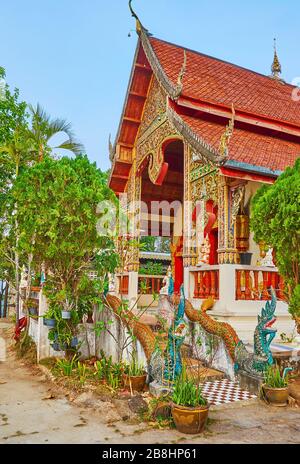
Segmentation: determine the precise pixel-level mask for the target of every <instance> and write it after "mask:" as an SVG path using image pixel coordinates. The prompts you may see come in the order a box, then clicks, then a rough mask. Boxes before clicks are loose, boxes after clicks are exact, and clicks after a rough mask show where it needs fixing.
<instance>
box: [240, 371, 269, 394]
mask: <svg viewBox="0 0 300 464" xmlns="http://www.w3.org/2000/svg"><path fill="white" fill-rule="evenodd" d="M236 379H237V381H238V382H239V384H240V387H241V389H242V390H248V391H249V392H250V393H251V394H253V395H257V396H259V391H260V387H261V385H262V384H263V379H262V378H259V377H254V376H252V375H250V374H247V373H246V372H242V371H240V372H238V373H237V374H236Z"/></svg>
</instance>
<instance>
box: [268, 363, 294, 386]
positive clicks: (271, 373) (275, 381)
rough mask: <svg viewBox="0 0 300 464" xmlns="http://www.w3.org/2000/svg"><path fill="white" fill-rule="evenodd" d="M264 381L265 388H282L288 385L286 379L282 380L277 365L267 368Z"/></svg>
mask: <svg viewBox="0 0 300 464" xmlns="http://www.w3.org/2000/svg"><path fill="white" fill-rule="evenodd" d="M264 380H265V384H266V386H267V387H270V388H284V387H287V385H288V380H287V377H285V378H283V376H282V375H281V373H280V369H279V367H278V366H277V365H275V366H274V365H272V366H268V367H267V369H266V371H265V374H264Z"/></svg>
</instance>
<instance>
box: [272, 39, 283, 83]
mask: <svg viewBox="0 0 300 464" xmlns="http://www.w3.org/2000/svg"><path fill="white" fill-rule="evenodd" d="M271 71H272V75H271V76H270V77H272V78H273V79H276V80H278V81H281V82H284V80H283V79H282V78H281V76H280V75H281V64H280V61H279V58H278V55H277V49H276V38H274V58H273V63H272V66H271Z"/></svg>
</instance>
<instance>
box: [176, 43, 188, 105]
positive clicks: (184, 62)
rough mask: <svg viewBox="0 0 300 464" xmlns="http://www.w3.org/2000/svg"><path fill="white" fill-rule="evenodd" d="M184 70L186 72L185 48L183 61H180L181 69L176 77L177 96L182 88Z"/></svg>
mask: <svg viewBox="0 0 300 464" xmlns="http://www.w3.org/2000/svg"><path fill="white" fill-rule="evenodd" d="M185 72H186V50H185V49H184V50H183V63H182V66H181V69H180V71H179V74H178V78H177V89H178V95H179V96H180V94H181V92H182V89H183V83H182V79H183V78H184V75H185Z"/></svg>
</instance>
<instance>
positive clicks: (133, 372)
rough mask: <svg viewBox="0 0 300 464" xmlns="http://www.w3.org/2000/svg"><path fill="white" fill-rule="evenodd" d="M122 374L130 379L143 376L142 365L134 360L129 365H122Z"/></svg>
mask: <svg viewBox="0 0 300 464" xmlns="http://www.w3.org/2000/svg"><path fill="white" fill-rule="evenodd" d="M124 373H125V374H127V375H128V376H130V377H137V376H138V375H144V374H145V368H144V366H143V364H139V363H138V362H137V360H136V359H135V358H133V359H132V361H131V362H130V363H129V364H124Z"/></svg>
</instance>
